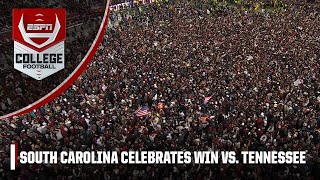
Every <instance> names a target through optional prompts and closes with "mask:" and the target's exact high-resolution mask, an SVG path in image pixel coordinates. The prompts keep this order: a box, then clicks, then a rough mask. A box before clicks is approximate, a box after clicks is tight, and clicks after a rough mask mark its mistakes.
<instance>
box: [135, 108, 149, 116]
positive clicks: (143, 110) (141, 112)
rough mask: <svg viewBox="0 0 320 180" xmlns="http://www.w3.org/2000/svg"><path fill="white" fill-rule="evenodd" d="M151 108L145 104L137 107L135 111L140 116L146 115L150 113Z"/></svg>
mask: <svg viewBox="0 0 320 180" xmlns="http://www.w3.org/2000/svg"><path fill="white" fill-rule="evenodd" d="M148 110H149V108H148V106H143V107H140V108H139V109H137V110H136V111H135V112H134V113H135V114H136V115H137V116H138V117H142V116H145V115H148V114H149V111H148Z"/></svg>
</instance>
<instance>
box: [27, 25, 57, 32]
mask: <svg viewBox="0 0 320 180" xmlns="http://www.w3.org/2000/svg"><path fill="white" fill-rule="evenodd" d="M44 29H45V30H49V31H51V30H52V24H27V30H28V31H41V30H44Z"/></svg>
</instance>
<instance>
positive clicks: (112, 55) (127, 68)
mask: <svg viewBox="0 0 320 180" xmlns="http://www.w3.org/2000/svg"><path fill="white" fill-rule="evenodd" d="M211 2H212V1H205V0H202V1H201V3H202V4H201V6H198V4H197V3H194V2H193V1H182V2H175V3H173V2H172V1H169V3H165V4H161V5H148V6H144V7H140V8H134V9H133V10H131V11H124V12H120V13H113V14H111V15H110V24H109V28H108V30H107V33H106V35H105V38H104V40H103V42H102V43H101V45H100V47H99V50H98V52H97V54H96V56H95V58H94V59H93V60H92V62H91V64H90V65H89V67H88V68H87V70H86V71H85V72H84V74H83V75H82V76H81V77H79V79H78V80H77V81H76V82H75V83H74V84H73V85H72V86H71V87H70V88H69V89H68V90H67V91H66V92H65V93H63V94H62V95H61V96H59V97H58V98H56V99H55V100H54V101H52V102H50V103H48V104H47V105H45V106H44V107H42V108H40V109H37V110H35V111H33V112H32V113H30V114H27V115H22V116H19V117H15V118H10V119H6V120H5V121H1V126H0V129H1V135H0V136H1V142H0V143H1V150H2V151H1V152H0V159H1V160H2V161H3V165H2V167H0V171H1V172H3V173H2V176H8V177H11V178H14V177H22V179H35V178H36V177H37V178H39V179H42V178H46V179H49V178H53V179H56V178H58V179H79V178H80V179H89V178H96V179H319V178H320V174H319V173H320V171H319V169H320V158H319V152H320V151H319V148H320V143H319V142H320V84H319V80H318V79H319V78H320V76H319V70H320V69H319V68H320V67H319V62H320V54H319V52H320V26H319V24H320V14H319V8H318V6H317V5H318V4H310V5H307V6H304V7H302V6H301V5H295V4H287V6H286V7H285V9H281V10H277V9H276V8H275V7H272V8H270V9H268V8H264V7H256V8H254V7H252V6H247V7H243V6H241V5H239V4H238V5H235V6H232V7H229V6H226V7H225V8H223V9H214V8H211V7H212V4H211ZM141 107H146V108H145V109H146V111H147V112H148V113H147V114H145V115H143V116H137V113H136V112H137V110H138V109H139V108H141ZM12 141H16V142H18V143H19V149H23V150H25V151H28V150H57V151H68V150H74V151H75V150H81V151H84V150H107V151H108V150H110V151H111V150H112V151H119V152H120V151H128V150H134V151H139V150H150V151H151V150H159V151H164V150H173V151H178V150H180V151H183V150H187V151H195V150H197V151H201V150H214V151H224V150H225V151H227V150H233V151H236V152H240V151H246V150H260V151H261V150H276V151H289V150H295V151H298V150H306V151H307V164H303V165H290V164H288V165H243V164H237V165H233V164H228V165H226V164H218V165H199V164H188V165H153V164H149V165H122V164H119V165H61V164H57V165H45V164H43V165H24V166H21V167H19V169H18V170H17V171H14V172H12V171H8V162H9V157H8V154H9V144H10V143H11V142H12Z"/></svg>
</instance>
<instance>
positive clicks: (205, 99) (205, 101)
mask: <svg viewBox="0 0 320 180" xmlns="http://www.w3.org/2000/svg"><path fill="white" fill-rule="evenodd" d="M211 98H212V96H208V97H205V98H204V102H203V103H204V104H207V103H208V102H209V100H210V99H211Z"/></svg>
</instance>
